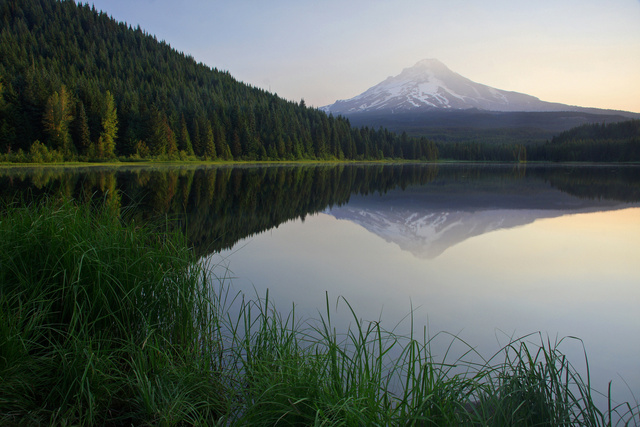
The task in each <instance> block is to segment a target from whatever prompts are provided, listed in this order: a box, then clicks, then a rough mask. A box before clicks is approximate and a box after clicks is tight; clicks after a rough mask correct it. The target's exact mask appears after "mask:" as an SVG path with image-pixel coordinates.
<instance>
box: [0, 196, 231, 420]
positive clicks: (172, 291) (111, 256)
mask: <svg viewBox="0 0 640 427" xmlns="http://www.w3.org/2000/svg"><path fill="white" fill-rule="evenodd" d="M194 261H195V260H194V259H193V257H192V255H191V253H190V252H189V250H188V249H187V246H186V242H185V241H184V239H183V238H182V237H181V236H179V235H168V234H158V233H153V232H151V231H150V229H147V228H144V227H142V228H139V227H137V226H136V225H135V224H130V225H124V224H123V223H122V222H121V221H120V220H119V218H118V217H117V216H113V215H112V214H110V213H109V211H108V210H105V209H97V210H96V209H92V208H91V207H87V206H76V205H74V204H72V203H70V202H61V203H56V202H49V203H45V204H39V205H32V206H29V207H26V208H17V207H7V208H5V209H4V213H3V214H2V219H1V221H0V424H7V423H8V424H12V423H15V424H25V423H26V424H31V423H33V424H43V425H47V424H61V425H64V424H74V425H75V424H81V425H96V424H104V423H107V424H131V423H133V424H141V423H149V424H156V423H158V424H168V425H170V424H175V423H176V422H177V421H185V420H187V421H189V422H200V421H202V422H210V421H212V420H214V421H215V420H217V419H218V418H219V416H220V414H222V413H224V412H226V409H225V408H226V405H227V404H228V403H227V402H226V396H227V393H226V392H225V390H224V388H223V387H222V386H221V384H222V382H221V381H219V380H218V379H217V378H218V377H219V376H220V375H221V373H220V369H219V366H218V364H217V363H216V356H215V355H216V354H217V352H218V350H219V348H218V343H219V339H218V337H217V335H216V332H217V330H216V322H215V317H214V316H212V314H213V313H212V312H211V301H210V300H208V299H207V298H208V297H209V294H208V293H206V292H203V291H206V289H203V286H206V282H205V281H203V277H202V274H203V272H202V271H201V270H200V269H198V268H197V264H196V263H194Z"/></svg>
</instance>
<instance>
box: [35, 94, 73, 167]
mask: <svg viewBox="0 0 640 427" xmlns="http://www.w3.org/2000/svg"><path fill="white" fill-rule="evenodd" d="M72 120H73V115H72V114H71V99H70V96H69V93H68V92H67V88H66V87H65V86H64V85H63V86H62V87H61V88H60V92H59V93H58V92H53V94H52V95H51V96H50V97H49V99H48V100H47V104H46V106H45V110H44V117H43V119H42V125H43V127H44V131H45V132H46V133H47V135H48V136H49V139H50V141H51V146H52V147H53V148H55V149H58V150H60V152H62V153H64V154H65V155H68V154H70V153H71V135H70V133H69V124H70V123H71V121H72Z"/></svg>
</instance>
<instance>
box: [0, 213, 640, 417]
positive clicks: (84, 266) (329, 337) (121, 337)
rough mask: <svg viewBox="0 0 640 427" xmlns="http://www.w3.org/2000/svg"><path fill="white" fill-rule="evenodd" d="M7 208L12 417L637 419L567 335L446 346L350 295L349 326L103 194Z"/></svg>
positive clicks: (1, 395)
mask: <svg viewBox="0 0 640 427" xmlns="http://www.w3.org/2000/svg"><path fill="white" fill-rule="evenodd" d="M2 212H3V214H2V221H0V236H1V238H0V284H1V287H0V355H1V357H0V423H2V424H3V425H25V424H32V425H40V424H56V425H68V424H73V425H130V424H136V425H156V424H161V425H184V424H186V425H192V424H207V425H298V424H303V425H308V424H314V425H552V426H555V425H593V426H604V425H611V424H615V423H616V422H619V423H620V424H621V425H624V423H628V424H630V425H634V423H635V424H636V425H637V423H638V417H639V413H638V409H639V408H638V405H637V403H636V404H628V403H623V404H616V403H614V402H611V401H609V405H608V407H606V408H599V407H597V406H596V405H595V403H594V396H595V393H596V392H595V391H594V390H592V389H591V387H590V381H589V372H588V364H587V370H586V372H584V373H583V374H580V373H579V371H581V370H578V369H576V368H575V367H574V365H572V362H570V361H568V360H567V358H566V357H565V356H564V355H563V354H562V353H561V351H560V348H561V346H562V344H563V340H561V341H559V342H552V341H549V340H548V339H546V338H544V337H542V336H540V335H536V334H534V335H531V336H528V337H523V338H520V339H516V340H513V341H512V342H510V343H509V344H507V345H506V346H505V347H504V348H502V349H501V350H500V351H498V352H497V353H496V354H495V355H493V356H491V357H488V358H486V359H485V358H483V357H482V356H481V355H478V354H477V353H476V352H475V351H474V350H473V348H472V347H471V346H469V345H467V344H466V343H464V342H462V340H460V339H459V338H456V337H454V336H450V337H449V336H447V335H446V334H439V335H437V336H436V337H444V338H446V339H450V340H451V347H453V346H458V347H460V346H462V347H463V348H466V350H464V351H463V352H462V353H461V355H458V356H455V357H454V356H451V358H452V360H448V358H447V356H445V357H444V358H443V359H437V358H436V357H434V356H433V355H432V353H431V351H430V345H431V343H432V340H433V339H435V338H436V337H431V338H429V337H426V336H424V337H414V336H407V337H404V336H399V335H397V334H394V333H393V332H388V331H386V330H385V329H383V327H382V325H381V323H380V322H379V321H378V322H375V321H374V322H367V321H363V320H360V319H359V317H358V316H357V314H356V313H355V312H354V311H353V310H352V309H351V306H350V305H349V304H348V302H346V301H344V300H341V299H339V300H338V303H339V304H340V305H341V306H342V307H343V308H344V309H346V310H348V311H349V312H351V314H352V315H353V321H352V325H353V326H352V327H351V328H349V329H348V330H346V331H339V330H336V328H335V326H334V325H333V324H332V321H331V313H332V310H331V306H332V305H333V304H331V303H330V300H329V297H328V296H327V299H326V302H325V304H326V312H325V313H324V314H323V315H322V316H321V317H320V318H319V319H317V320H315V321H314V320H307V319H299V318H298V317H297V316H296V312H295V307H294V308H293V309H292V310H291V311H290V312H289V313H288V314H286V313H285V314H283V313H281V312H279V311H277V310H275V308H274V304H273V303H272V302H271V301H270V299H269V295H268V294H267V295H265V296H264V297H261V298H258V297H252V298H250V297H248V296H245V295H241V294H234V293H233V292H232V291H231V289H232V288H231V286H230V284H229V283H228V282H229V278H228V277H226V276H224V275H223V276H222V277H220V276H215V275H214V274H213V270H210V269H209V268H208V267H207V266H205V265H203V264H201V263H200V262H199V261H198V259H197V257H196V256H194V254H193V252H192V251H191V250H190V249H189V247H188V245H187V244H186V240H185V238H184V236H183V235H181V234H180V233H174V232H170V231H165V232H162V230H161V228H162V224H161V223H160V224H156V225H154V226H153V228H151V227H150V226H147V225H143V224H142V223H136V222H135V221H123V219H122V217H121V215H118V214H115V213H114V212H113V211H112V209H111V208H110V207H109V204H106V205H103V206H101V207H92V206H91V205H78V204H76V203H74V202H69V201H65V200H62V201H60V200H50V201H47V202H45V203H41V204H30V205H27V206H22V207H20V206H17V205H12V204H8V205H5V206H2ZM124 215H126V212H125V214H124ZM165 228H166V229H167V230H168V229H169V227H165ZM412 329H413V328H412ZM452 354H453V351H452ZM585 362H586V360H585Z"/></svg>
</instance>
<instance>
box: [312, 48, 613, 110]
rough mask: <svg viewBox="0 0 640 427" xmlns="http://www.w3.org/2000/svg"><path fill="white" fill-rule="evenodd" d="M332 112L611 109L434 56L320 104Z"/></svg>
mask: <svg viewBox="0 0 640 427" xmlns="http://www.w3.org/2000/svg"><path fill="white" fill-rule="evenodd" d="M321 109H322V110H323V111H325V112H328V113H333V114H342V115H352V114H358V113H378V114H379V113H387V114H403V113H415V112H431V111H447V110H448V111H455V110H458V111H463V110H472V109H476V110H482V111H500V112H516V111H518V112H555V111H580V112H588V113H598V112H602V113H606V114H611V113H612V111H611V110H599V109H594V108H583V107H577V106H571V105H566V104H560V103H553V102H545V101H541V100H540V99H538V98H536V97H534V96H531V95H526V94H524V93H519V92H510V91H505V90H500V89H496V88H493V87H490V86H487V85H484V84H480V83H476V82H474V81H471V80H469V79H468V78H466V77H463V76H461V75H460V74H458V73H456V72H454V71H452V70H450V69H449V68H448V67H447V66H446V65H444V64H443V63H442V62H440V61H438V60H437V59H423V60H422V61H419V62H417V63H416V64H415V65H414V66H413V67H409V68H405V69H404V70H402V72H401V73H400V74H398V75H397V76H392V77H388V78H387V79H385V80H384V81H382V82H380V83H378V84H377V85H375V86H373V87H371V88H369V89H367V90H366V91H365V92H363V93H361V94H360V95H358V96H355V97H353V98H351V99H347V100H339V101H336V102H335V103H334V104H331V105H327V106H325V107H322V108H321Z"/></svg>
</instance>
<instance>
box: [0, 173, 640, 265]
mask: <svg viewBox="0 0 640 427" xmlns="http://www.w3.org/2000/svg"><path fill="white" fill-rule="evenodd" d="M383 194H384V195H385V197H384V198H382V197H380V196H381V195H383ZM44 195H47V196H49V197H51V196H55V197H60V196H62V197H67V198H69V197H71V198H75V199H77V200H80V201H81V202H89V201H91V202H93V203H96V204H105V205H107V206H108V207H109V208H111V209H112V210H113V211H114V212H116V213H120V214H122V215H123V217H124V218H125V219H127V220H135V221H137V222H145V221H150V220H154V221H158V219H159V218H160V219H162V220H163V221H164V219H169V224H168V226H169V227H172V228H180V229H182V230H184V231H185V232H186V233H187V236H188V238H189V242H190V243H191V244H192V245H193V247H194V249H195V250H196V252H197V253H198V254H200V255H206V254H210V253H214V252H217V251H220V250H222V249H225V248H230V247H231V246H233V245H234V243H235V242H237V241H238V240H240V239H242V238H245V237H247V236H251V235H254V234H256V233H260V232H262V231H264V230H268V229H270V228H273V227H277V226H278V225H279V224H282V223H284V222H287V221H290V220H293V219H304V218H305V217H306V216H307V215H310V214H314V213H317V212H322V211H325V210H327V209H328V212H330V213H331V214H332V215H334V216H336V217H337V218H343V219H349V220H352V221H354V222H357V223H358V224H361V225H362V226H364V227H365V228H367V229H369V230H370V231H372V232H374V233H376V234H378V235H380V236H382V237H384V238H385V239H387V240H389V241H394V242H396V243H398V244H399V245H400V246H401V247H403V248H405V249H406V250H409V251H411V252H412V253H414V254H416V256H419V257H426V258H432V257H434V256H437V255H438V254H440V253H442V252H443V251H444V250H445V249H446V248H447V247H450V246H451V245H453V244H456V243H457V242H460V241H463V240H464V239H467V238H469V237H472V236H475V235H478V234H482V233H485V232H488V231H491V230H495V229H499V228H508V227H515V226H518V225H522V224H526V223H528V222H531V221H534V220H535V219H537V218H544V217H551V216H559V215H564V214H569V213H576V212H586V211H592V210H601V209H604V210H610V209H617V208H619V207H621V206H623V205H627V206H633V205H634V203H638V202H640V167H634V166H525V165H516V166H513V165H474V164H465V165H452V164H427V165H425V164H370V165H362V164H358V165H344V164H342V165H307V166H243V167H228V166H225V167H216V166H213V167H212V166H208V167H203V166H179V167H155V166H154V167H148V166H139V167H119V168H109V167H87V168H42V167H40V168H3V169H0V199H2V200H4V201H5V203H9V202H10V203H16V201H18V200H22V201H23V202H25V203H28V202H29V201H30V200H31V199H32V198H38V197H42V196H44ZM165 226H166V224H165Z"/></svg>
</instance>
